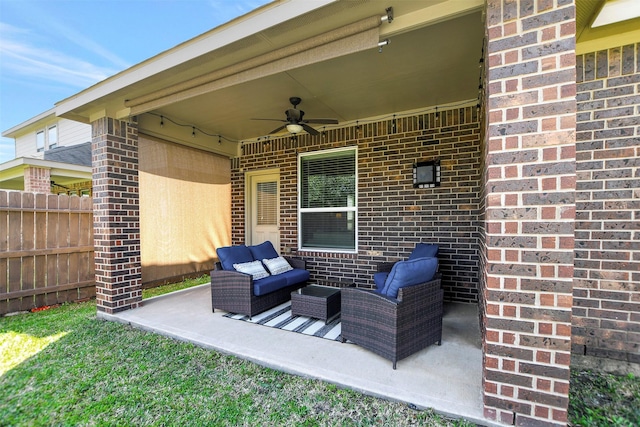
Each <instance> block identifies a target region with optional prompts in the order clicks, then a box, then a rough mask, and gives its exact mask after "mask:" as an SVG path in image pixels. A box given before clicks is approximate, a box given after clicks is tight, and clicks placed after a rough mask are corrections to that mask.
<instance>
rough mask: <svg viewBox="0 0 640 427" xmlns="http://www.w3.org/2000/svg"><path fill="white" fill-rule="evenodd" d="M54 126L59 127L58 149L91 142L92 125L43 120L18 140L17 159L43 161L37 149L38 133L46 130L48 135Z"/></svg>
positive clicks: (53, 118)
mask: <svg viewBox="0 0 640 427" xmlns="http://www.w3.org/2000/svg"><path fill="white" fill-rule="evenodd" d="M53 125H57V126H58V147H68V146H71V145H77V144H82V143H85V142H89V141H91V125H88V124H86V123H80V122H76V121H73V120H67V119H60V118H56V117H52V118H48V119H45V120H42V121H41V122H40V123H37V127H31V128H30V130H29V131H27V132H25V133H24V134H22V135H20V136H18V137H17V138H16V157H31V158H39V159H41V158H42V157H43V153H42V152H38V149H37V148H36V133H37V132H38V131H40V130H44V131H45V133H46V130H47V129H49V128H50V127H51V126H53ZM47 144H48V142H47ZM46 148H48V145H47V147H46Z"/></svg>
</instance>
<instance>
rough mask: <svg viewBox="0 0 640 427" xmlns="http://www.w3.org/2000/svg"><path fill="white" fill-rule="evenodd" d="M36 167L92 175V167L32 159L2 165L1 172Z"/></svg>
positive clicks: (14, 160) (16, 160) (22, 158)
mask: <svg viewBox="0 0 640 427" xmlns="http://www.w3.org/2000/svg"><path fill="white" fill-rule="evenodd" d="M25 166H35V167H39V168H48V169H51V170H52V171H54V170H55V171H73V172H81V173H89V174H91V172H92V169H91V166H82V165H74V164H72V163H63V162H54V161H51V160H42V159H32V158H30V157H19V158H17V159H13V160H9V161H8V162H4V163H2V164H0V171H5V170H8V169H12V168H16V167H25Z"/></svg>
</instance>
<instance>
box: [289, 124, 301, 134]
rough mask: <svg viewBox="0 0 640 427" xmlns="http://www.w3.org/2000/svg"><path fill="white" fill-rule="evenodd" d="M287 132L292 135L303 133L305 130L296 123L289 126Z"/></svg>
mask: <svg viewBox="0 0 640 427" xmlns="http://www.w3.org/2000/svg"><path fill="white" fill-rule="evenodd" d="M287 130H288V131H289V132H291V133H300V132H302V130H303V128H302V126H300V125H299V124H296V123H289V124H288V125H287Z"/></svg>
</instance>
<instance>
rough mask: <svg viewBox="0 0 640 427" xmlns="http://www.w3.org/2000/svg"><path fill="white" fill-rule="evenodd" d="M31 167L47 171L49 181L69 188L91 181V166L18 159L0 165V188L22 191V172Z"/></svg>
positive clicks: (24, 158) (25, 158)
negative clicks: (49, 174) (49, 177)
mask: <svg viewBox="0 0 640 427" xmlns="http://www.w3.org/2000/svg"><path fill="white" fill-rule="evenodd" d="M31 166H33V167H40V168H47V169H49V170H50V173H51V181H54V182H55V183H56V184H58V185H61V186H70V185H73V184H76V183H80V182H85V181H89V180H91V179H92V175H91V173H92V170H91V166H84V165H74V164H71V163H60V162H57V161H51V160H42V159H32V158H28V157H19V158H17V159H13V160H9V161H8V162H5V163H2V164H0V188H3V189H7V190H24V170H25V168H27V167H31Z"/></svg>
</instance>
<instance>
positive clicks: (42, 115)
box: [2, 108, 56, 138]
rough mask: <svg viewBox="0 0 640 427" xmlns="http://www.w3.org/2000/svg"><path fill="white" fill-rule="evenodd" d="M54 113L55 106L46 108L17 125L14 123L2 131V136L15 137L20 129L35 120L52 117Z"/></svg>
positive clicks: (32, 123) (35, 121)
mask: <svg viewBox="0 0 640 427" xmlns="http://www.w3.org/2000/svg"><path fill="white" fill-rule="evenodd" d="M55 114H56V110H55V108H52V109H50V110H47V111H45V112H43V113H40V114H38V115H37V116H35V117H32V118H30V119H29V120H26V121H24V122H22V123H20V124H19V125H16V126H14V127H12V128H11V129H7V130H5V131H4V132H2V136H3V137H5V138H16V137H17V136H18V134H19V133H21V131H23V130H24V129H25V128H27V127H29V126H31V125H34V124H36V123H37V122H39V121H40V120H44V119H47V118H50V117H54V116H55Z"/></svg>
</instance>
